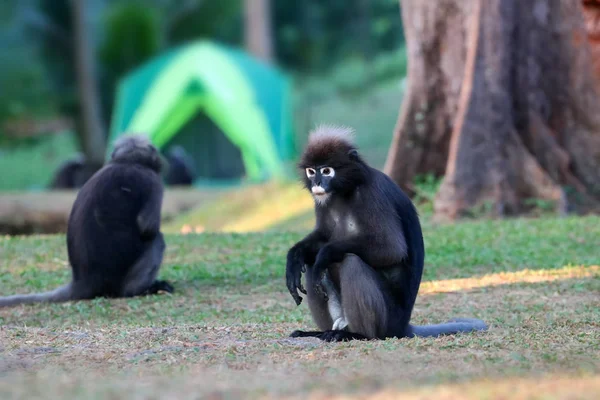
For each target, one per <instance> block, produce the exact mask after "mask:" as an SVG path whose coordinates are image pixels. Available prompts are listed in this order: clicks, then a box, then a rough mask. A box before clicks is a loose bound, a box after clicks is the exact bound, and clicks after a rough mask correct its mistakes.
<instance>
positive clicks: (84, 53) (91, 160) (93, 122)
mask: <svg viewBox="0 0 600 400" xmlns="http://www.w3.org/2000/svg"><path fill="white" fill-rule="evenodd" d="M72 2H73V4H72V10H73V11H72V12H73V29H74V34H75V71H76V76H77V89H78V94H79V103H80V105H81V123H80V124H79V125H80V127H81V129H82V130H83V132H82V133H83V134H82V138H83V153H84V154H85V157H86V162H87V164H88V165H89V166H90V168H91V169H92V170H94V169H97V168H98V167H99V166H101V165H102V164H103V163H104V154H105V151H106V140H105V136H104V130H103V128H102V119H101V117H100V102H99V99H98V90H97V87H96V80H95V73H94V57H93V51H92V49H91V48H90V45H89V41H88V38H87V31H86V25H87V24H86V19H85V7H86V4H85V3H86V2H85V1H84V0H72Z"/></svg>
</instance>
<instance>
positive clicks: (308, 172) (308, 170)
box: [306, 168, 317, 178]
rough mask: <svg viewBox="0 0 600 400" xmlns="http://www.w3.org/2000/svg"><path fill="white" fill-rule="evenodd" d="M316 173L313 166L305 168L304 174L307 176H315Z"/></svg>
mask: <svg viewBox="0 0 600 400" xmlns="http://www.w3.org/2000/svg"><path fill="white" fill-rule="evenodd" d="M316 173H317V171H315V170H314V169H313V168H306V176H308V177H309V178H312V177H313V176H315V174H316Z"/></svg>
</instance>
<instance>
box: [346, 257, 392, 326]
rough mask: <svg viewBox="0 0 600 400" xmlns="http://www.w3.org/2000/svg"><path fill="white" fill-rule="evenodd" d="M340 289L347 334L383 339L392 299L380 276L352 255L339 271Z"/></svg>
mask: <svg viewBox="0 0 600 400" xmlns="http://www.w3.org/2000/svg"><path fill="white" fill-rule="evenodd" d="M340 288H341V296H342V308H343V310H344V316H345V319H346V321H347V323H348V330H349V331H350V332H353V333H359V334H361V335H364V336H366V337H368V338H381V337H384V336H385V333H386V331H387V324H388V317H389V307H388V303H389V299H388V296H387V294H386V292H385V290H384V288H383V285H382V283H381V280H380V278H379V276H378V274H377V272H375V271H374V270H373V269H372V268H371V267H370V266H369V265H368V264H366V263H365V262H363V261H362V259H361V258H360V257H358V256H356V255H353V254H349V255H347V256H346V257H345V258H344V261H343V265H342V267H341V268H340Z"/></svg>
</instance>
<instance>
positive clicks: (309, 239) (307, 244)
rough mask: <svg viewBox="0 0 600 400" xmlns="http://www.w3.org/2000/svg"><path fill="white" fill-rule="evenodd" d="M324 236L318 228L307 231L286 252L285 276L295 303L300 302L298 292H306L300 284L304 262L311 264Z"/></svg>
mask: <svg viewBox="0 0 600 400" xmlns="http://www.w3.org/2000/svg"><path fill="white" fill-rule="evenodd" d="M325 242H326V237H325V235H323V233H321V232H320V231H318V230H315V231H313V232H311V233H309V234H308V235H307V236H306V237H305V238H304V239H302V240H301V241H299V242H298V243H296V244H295V245H294V246H293V247H292V248H291V249H290V250H289V251H288V253H287V263H286V268H285V278H286V283H287V288H288V290H289V291H290V294H291V295H292V297H293V299H294V301H295V302H296V305H300V303H302V297H300V295H299V294H298V290H300V292H302V293H304V294H306V290H305V289H304V287H303V286H302V281H301V278H302V272H304V265H305V264H313V263H314V262H315V258H316V255H317V253H318V252H319V250H320V249H321V247H322V246H323V245H324V244H325Z"/></svg>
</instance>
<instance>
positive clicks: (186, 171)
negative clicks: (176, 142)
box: [165, 146, 196, 186]
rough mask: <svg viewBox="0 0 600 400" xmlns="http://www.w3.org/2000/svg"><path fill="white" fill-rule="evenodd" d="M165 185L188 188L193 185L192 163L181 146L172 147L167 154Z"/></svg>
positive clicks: (194, 175)
mask: <svg viewBox="0 0 600 400" xmlns="http://www.w3.org/2000/svg"><path fill="white" fill-rule="evenodd" d="M167 162H168V164H169V165H168V168H167V174H166V177H165V181H166V183H167V185H172V186H175V185H178V186H190V185H192V184H193V183H194V179H195V177H196V174H195V172H194V162H193V160H192V158H191V157H190V156H189V154H188V153H187V152H186V151H185V149H184V148H183V147H182V146H173V147H172V148H171V149H170V151H169V153H167Z"/></svg>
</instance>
